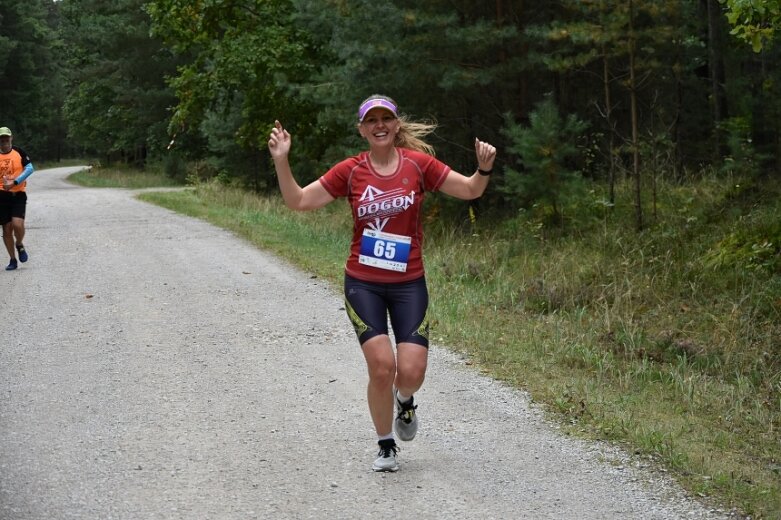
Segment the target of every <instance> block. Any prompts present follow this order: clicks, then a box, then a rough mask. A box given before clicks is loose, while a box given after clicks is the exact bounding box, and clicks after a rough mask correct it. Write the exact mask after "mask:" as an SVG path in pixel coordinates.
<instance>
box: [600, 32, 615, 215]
mask: <svg viewBox="0 0 781 520" xmlns="http://www.w3.org/2000/svg"><path fill="white" fill-rule="evenodd" d="M602 83H603V85H604V88H605V119H606V120H607V132H608V144H607V148H608V154H609V158H610V169H609V170H608V181H609V184H610V188H609V189H610V195H609V198H610V204H611V209H612V208H613V206H614V205H615V203H616V132H615V125H614V124H613V101H612V99H611V98H610V66H609V64H608V59H607V50H606V49H605V46H604V45H603V46H602Z"/></svg>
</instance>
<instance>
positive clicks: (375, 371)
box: [363, 336, 396, 386]
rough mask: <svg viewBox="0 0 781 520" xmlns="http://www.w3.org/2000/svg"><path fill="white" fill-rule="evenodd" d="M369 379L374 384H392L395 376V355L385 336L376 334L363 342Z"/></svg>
mask: <svg viewBox="0 0 781 520" xmlns="http://www.w3.org/2000/svg"><path fill="white" fill-rule="evenodd" d="M363 351H364V355H365V357H366V366H367V367H368V369H369V379H370V381H371V383H372V384H375V385H388V386H390V385H392V384H393V381H394V379H395V377H396V356H395V355H394V354H393V349H392V347H391V344H390V341H389V340H388V339H387V336H385V337H383V336H376V337H374V338H372V339H370V340H369V341H367V342H366V343H364V344H363Z"/></svg>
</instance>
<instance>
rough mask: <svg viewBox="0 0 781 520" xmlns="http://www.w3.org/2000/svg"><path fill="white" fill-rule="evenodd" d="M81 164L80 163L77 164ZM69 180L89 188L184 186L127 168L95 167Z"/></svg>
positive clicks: (161, 177) (157, 173)
mask: <svg viewBox="0 0 781 520" xmlns="http://www.w3.org/2000/svg"><path fill="white" fill-rule="evenodd" d="M76 164H79V163H76ZM68 180H70V181H71V182H74V183H76V184H79V185H81V186H86V187H88V188H131V189H141V188H160V187H175V186H183V185H184V184H183V183H182V182H180V181H176V180H174V179H171V178H168V177H166V176H165V175H161V174H160V173H159V172H157V171H139V170H137V169H132V168H128V167H125V166H115V167H94V168H91V169H88V170H84V171H81V172H78V173H74V174H73V175H71V176H70V177H68Z"/></svg>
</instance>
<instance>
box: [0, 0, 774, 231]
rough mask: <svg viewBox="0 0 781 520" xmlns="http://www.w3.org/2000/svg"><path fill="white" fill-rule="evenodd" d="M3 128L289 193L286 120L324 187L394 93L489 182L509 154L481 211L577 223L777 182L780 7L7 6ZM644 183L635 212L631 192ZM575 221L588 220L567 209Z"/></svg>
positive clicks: (456, 162) (458, 163) (50, 152)
mask: <svg viewBox="0 0 781 520" xmlns="http://www.w3.org/2000/svg"><path fill="white" fill-rule="evenodd" d="M0 6H2V9H1V10H0V12H2V18H0V28H1V29H2V37H0V65H1V66H2V67H3V74H2V77H1V78H0V92H2V95H3V99H4V101H5V102H4V103H3V106H2V109H1V110H2V112H1V113H0V119H2V120H3V124H4V125H9V126H11V127H12V128H14V130H15V133H16V136H17V143H18V144H22V143H24V145H25V147H26V148H25V149H27V150H28V151H29V153H31V154H32V156H33V157H35V158H36V159H37V160H39V161H40V160H59V159H61V158H63V157H67V156H89V157H96V158H97V159H98V160H100V161H102V162H104V163H113V162H122V163H127V164H132V165H134V166H139V167H147V166H150V165H156V166H158V167H162V168H165V170H166V172H167V173H168V174H169V175H171V176H180V177H184V176H186V175H187V173H186V172H192V171H197V172H198V175H200V176H202V177H209V176H216V175H222V176H227V177H230V178H234V179H235V180H236V181H238V182H239V183H241V184H242V185H244V186H246V187H248V188H251V189H253V190H255V191H265V190H268V189H269V188H273V187H274V186H275V182H274V180H273V173H272V169H271V168H270V164H269V160H268V156H267V153H266V152H265V141H266V138H267V135H268V132H269V129H270V127H271V125H272V124H273V121H274V119H277V118H279V119H281V120H283V121H284V123H285V125H286V126H287V127H288V128H289V129H290V130H291V132H292V133H293V135H295V136H296V151H295V157H294V160H295V161H296V164H295V165H294V166H295V170H296V171H297V172H299V175H300V176H301V180H302V181H308V180H312V179H314V178H316V177H317V176H318V175H319V174H321V173H322V172H323V171H324V170H325V169H327V168H328V166H329V165H331V164H332V163H333V162H334V161H335V160H337V159H338V158H341V157H342V156H344V155H345V153H346V152H347V153H349V152H350V151H354V150H358V149H360V147H361V143H360V141H359V138H358V134H357V132H355V131H354V126H355V113H354V112H355V107H356V106H357V103H358V102H359V101H360V100H361V99H363V98H365V97H366V96H368V95H370V94H372V93H383V94H387V95H390V96H391V97H393V98H394V99H396V101H397V102H398V103H399V105H400V107H401V110H402V111H403V112H404V113H406V114H409V115H410V116H411V117H413V118H418V119H423V120H430V121H434V122H436V123H437V124H438V126H439V128H438V131H437V132H436V134H435V136H434V143H433V144H434V145H435V147H436V150H437V154H438V156H439V157H440V158H441V159H443V160H444V161H445V162H447V163H448V164H451V165H453V166H454V168H455V169H457V170H458V171H466V172H469V171H472V170H473V169H474V159H473V157H472V153H471V151H470V146H469V143H470V142H471V141H470V140H471V139H473V138H474V137H475V136H479V137H480V138H481V139H483V140H488V141H490V142H492V143H494V144H495V145H496V146H497V148H498V149H499V150H500V161H499V163H498V168H499V170H500V171H501V175H497V181H496V182H494V183H492V186H491V189H490V192H489V193H488V194H487V195H486V196H485V197H484V199H483V200H482V201H481V202H480V203H478V204H475V210H477V209H480V210H481V211H483V212H485V211H488V212H491V214H494V213H496V214H497V215H496V216H497V217H499V218H503V217H506V216H507V215H508V214H510V215H511V214H512V213H513V212H515V211H517V210H519V209H522V208H530V207H532V206H534V205H535V204H537V205H539V206H540V207H542V208H543V209H541V210H540V211H544V212H546V213H547V214H549V215H550V217H551V218H554V219H559V220H561V221H564V219H565V218H566V215H564V214H563V213H564V210H565V208H566V207H567V205H568V200H569V199H572V198H578V197H581V196H582V191H583V189H584V183H583V181H584V180H585V181H587V182H588V181H594V180H596V181H600V182H605V183H606V186H607V188H606V189H607V191H606V193H605V197H604V201H603V203H604V204H605V205H606V206H612V205H614V204H617V203H627V204H631V205H632V206H633V207H634V208H635V214H634V220H635V222H634V224H635V226H636V227H637V228H638V229H641V228H642V227H643V226H645V225H646V224H647V220H648V215H647V214H648V213H649V212H653V208H652V207H651V206H652V204H653V196H654V189H655V182H656V180H658V179H666V180H670V181H673V182H678V183H679V182H686V181H687V179H691V178H693V177H696V176H700V175H703V174H704V173H707V172H710V171H713V170H720V171H733V172H739V173H740V174H743V173H748V174H751V175H754V174H756V175H768V176H769V177H770V178H773V177H774V172H776V171H777V168H778V165H779V161H781V137H780V134H779V125H781V122H780V121H781V118H779V113H781V96H779V95H778V93H779V90H780V89H781V86H780V85H779V75H780V74H781V72H779V70H778V68H777V67H774V66H773V64H774V63H776V61H777V57H778V52H779V48H778V45H777V44H775V43H774V40H773V30H774V28H775V27H776V26H777V24H778V17H779V14H778V12H779V7H778V2H777V1H765V2H747V1H741V0H731V1H730V2H724V1H722V2H719V1H718V0H697V1H691V0H689V1H686V0H669V1H666V0H633V1H607V0H585V1H583V0H563V1H558V2H529V1H526V2H524V1H512V0H496V1H495V2H469V1H456V0H448V1H431V2H426V3H425V4H424V5H421V3H420V2H411V1H402V0H396V1H379V2H364V1H360V0H349V1H348V0H318V1H307V0H219V1H218V0H202V1H197V2H191V1H185V0H155V1H151V2H150V1H142V0H113V1H111V2H104V1H99V0H61V1H58V2H53V1H47V0H30V1H26V2H19V1H18V0H0ZM627 179H631V180H632V182H633V185H634V189H633V191H632V196H631V200H627V201H616V200H615V191H614V186H615V183H616V182H620V181H622V180H627ZM570 202H571V201H570Z"/></svg>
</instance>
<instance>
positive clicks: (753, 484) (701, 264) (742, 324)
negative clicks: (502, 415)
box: [0, 0, 781, 518]
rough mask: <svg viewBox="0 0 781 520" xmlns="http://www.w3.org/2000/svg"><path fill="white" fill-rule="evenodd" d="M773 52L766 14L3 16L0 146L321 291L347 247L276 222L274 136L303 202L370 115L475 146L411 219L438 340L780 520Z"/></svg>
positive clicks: (229, 8) (562, 3)
mask: <svg viewBox="0 0 781 520" xmlns="http://www.w3.org/2000/svg"><path fill="white" fill-rule="evenodd" d="M778 30H781V0H759V1H758V0H753V1H752V0H558V1H529V0H526V1H523V0H494V1H486V2H475V1H467V0H446V1H445V0H429V1H426V2H415V1H411V0H374V1H372V2H369V1H366V0H110V1H106V0H58V1H54V0H24V1H21V0H0V68H1V69H2V74H1V75H0V95H1V96H2V100H3V103H2V105H0V126H8V127H10V128H11V129H12V130H13V132H14V144H16V145H18V146H21V147H22V148H24V149H25V151H27V152H28V154H29V155H30V156H31V157H32V160H33V162H34V163H36V164H39V163H40V164H45V165H53V164H56V163H58V162H60V161H64V160H66V159H78V160H80V161H89V162H90V164H92V165H93V166H95V168H94V169H95V170H96V171H97V170H99V169H100V168H113V167H117V168H123V169H125V170H127V171H131V172H142V171H146V172H157V173H159V174H160V175H164V176H166V177H168V178H169V179H171V180H176V181H177V182H180V183H182V184H184V183H188V184H190V185H191V186H194V187H195V188H194V190H192V191H188V192H187V193H178V194H166V195H158V196H157V198H158V199H159V200H157V199H155V197H153V196H151V195H150V196H149V198H148V199H147V200H154V201H155V202H157V203H161V204H163V205H165V204H169V206H170V207H172V208H173V209H177V210H178V211H183V212H185V213H189V214H191V215H194V216H198V217H202V218H213V219H216V221H217V222H218V223H219V225H223V226H224V227H228V228H230V229H232V230H233V231H234V232H236V233H238V234H240V235H241V236H244V237H245V238H249V236H250V235H251V234H252V233H255V235H257V236H260V237H261V238H260V239H259V242H258V244H259V245H261V246H263V247H266V246H268V247H270V248H272V249H273V248H275V247H276V248H278V249H276V250H275V252H277V253H280V254H282V255H283V256H285V257H286V258H292V259H293V260H300V262H299V263H298V265H300V266H302V267H303V268H304V269H307V270H311V272H314V273H315V274H316V275H317V276H322V277H323V278H328V277H329V276H334V273H336V272H337V271H338V272H339V273H340V272H341V262H342V260H343V258H342V257H343V249H344V248H343V245H342V242H341V238H340V237H341V236H342V235H343V234H344V233H343V231H344V230H345V229H348V228H349V226H350V223H349V222H346V221H345V219H344V217H343V216H342V215H341V213H339V212H338V211H337V210H327V211H325V212H323V213H318V214H317V215H316V216H313V217H307V216H299V215H295V216H291V215H289V213H290V212H288V211H286V210H285V209H284V208H280V207H279V201H278V199H279V196H278V189H277V181H276V177H275V172H274V168H273V164H272V162H271V160H270V156H269V153H268V150H267V140H268V136H269V132H270V130H271V128H272V127H273V124H274V121H275V120H277V119H278V120H280V121H281V122H282V123H283V124H284V125H285V127H286V128H287V129H288V130H289V131H290V133H291V134H292V136H293V143H294V144H293V150H292V154H291V163H292V166H293V170H294V171H295V174H296V178H297V179H298V181H299V183H301V184H304V183H307V182H309V181H313V180H315V179H317V178H318V177H319V176H320V175H322V174H323V173H324V172H325V171H326V170H327V169H328V168H329V167H330V166H332V165H333V164H334V163H336V162H337V161H339V160H341V159H342V158H344V157H346V156H348V155H350V154H353V153H356V152H358V151H360V150H362V149H363V148H364V145H365V144H364V143H362V141H361V138H360V136H359V134H358V132H357V130H356V123H357V114H356V111H357V107H358V105H359V103H360V102H361V101H362V100H363V99H364V98H366V97H368V96H370V95H372V94H383V95H387V96H390V97H392V98H393V99H395V101H396V102H397V103H398V105H399V109H400V112H402V113H404V114H406V115H408V116H410V118H412V119H414V120H421V121H428V122H433V123H436V125H437V130H436V132H435V133H433V134H432V135H431V136H429V138H430V142H431V144H432V145H433V146H434V148H435V150H436V155H437V157H438V158H439V159H441V160H442V161H444V162H445V163H447V164H449V165H451V166H452V167H453V168H454V169H455V170H457V171H459V172H463V173H467V174H469V173H471V172H474V171H475V168H476V166H477V165H476V163H475V155H474V147H473V145H472V143H473V142H474V139H475V137H478V138H480V139H481V140H484V141H488V142H490V143H492V144H494V145H495V146H496V147H497V150H498V155H497V161H496V164H495V167H494V173H493V175H492V178H491V183H490V184H489V187H488V190H487V191H486V193H485V194H484V195H483V196H482V197H481V198H480V199H478V200H475V201H471V202H469V203H466V202H461V201H454V200H449V199H446V198H444V197H438V196H435V197H432V198H431V199H429V200H427V205H428V206H427V215H428V216H427V217H426V218H427V233H429V230H430V231H431V232H430V235H427V241H428V240H429V238H428V237H429V236H430V237H431V239H430V241H428V242H427V245H426V248H427V249H426V255H427V257H426V258H427V260H426V262H427V277H428V276H429V273H430V275H431V280H432V281H434V282H435V283H433V284H432V285H433V286H435V287H438V288H439V289H438V290H439V291H440V292H439V293H438V294H435V293H433V298H432V301H433V307H435V308H436V310H437V312H439V313H440V316H441V317H440V318H439V324H438V330H439V332H438V334H441V337H442V339H443V340H444V341H447V342H448V344H450V345H453V346H454V347H455V348H458V349H461V350H462V351H465V352H467V353H468V355H469V356H472V357H473V358H474V359H475V360H476V361H477V362H478V363H479V364H481V365H482V366H484V367H489V368H490V369H491V370H492V372H491V373H492V375H495V376H497V377H499V378H501V379H503V380H505V381H510V382H511V383H514V384H517V385H518V386H520V387H523V388H524V389H528V390H529V391H530V392H531V393H532V395H533V396H534V398H535V399H538V400H540V401H542V402H544V403H546V404H547V405H548V406H549V409H551V410H553V411H554V412H558V413H560V414H561V415H563V416H564V417H565V422H566V423H567V424H572V425H574V426H573V428H579V429H580V430H579V431H578V432H579V433H583V431H586V432H588V434H591V435H593V436H596V437H598V438H607V439H613V440H618V441H619V442H626V443H628V444H629V445H631V446H633V449H636V450H637V451H635V453H642V454H650V455H652V456H654V457H658V459H659V460H661V461H662V462H663V463H664V464H665V465H666V467H668V468H671V469H672V470H673V471H674V472H675V475H676V477H677V478H678V479H679V480H681V481H682V482H683V483H684V485H685V487H686V488H687V489H688V490H690V491H692V492H694V493H697V494H698V495H701V496H716V497H717V499H718V500H719V501H720V503H722V504H727V505H730V506H734V507H737V508H738V509H740V510H741V511H744V512H746V513H748V514H750V515H753V518H781V516H780V515H781V480H779V475H781V445H780V444H779V443H778V431H779V428H781V343H780V342H779V340H778V338H779V334H781V197H779V195H781V182H779V181H780V180H781V178H779V168H780V167H781V67H778V63H779V54H780V53H781V45H779V42H778V34H777V32H778ZM229 195H230V196H232V197H234V200H236V201H238V202H236V204H235V205H234V207H229V208H227V209H225V208H223V207H222V206H221V205H222V204H224V203H225V201H226V200H227V199H228V196H229ZM253 197H254V198H253ZM166 201H168V202H166ZM218 206H220V207H219V211H218V210H216V209H214V208H217V207H218ZM226 206H227V204H226ZM341 209H343V208H341ZM212 210H214V211H213V212H212ZM210 212H211V213H210ZM435 216H439V217H444V218H439V219H435V218H434V217H435ZM262 222H271V224H269V225H268V226H267V228H264V229H263V230H262V232H256V231H257V230H253V229H254V228H253V229H250V228H251V227H252V226H256V225H260V224H259V223H262ZM278 222H284V223H285V224H284V225H279V224H278ZM275 226H276V228H275ZM277 228H279V229H277ZM280 229H281V231H280ZM274 233H277V234H276V235H274ZM270 236H273V237H274V238H273V239H269V238H268V237H270ZM263 240H266V242H263ZM280 244H282V245H280ZM286 244H287V245H286ZM302 244H306V246H304V245H302ZM454 244H455V245H454ZM307 248H310V249H307ZM313 249H317V251H316V252H313V251H312V250H313ZM329 255H330V256H329ZM323 257H328V259H329V260H328V261H324V260H322V258H323ZM331 257H333V258H334V259H335V260H333V261H330V259H331ZM313 259H314V260H313ZM307 262H309V263H307ZM334 266H337V267H336V268H334ZM429 266H430V270H429ZM581 430H582V431H581Z"/></svg>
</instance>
